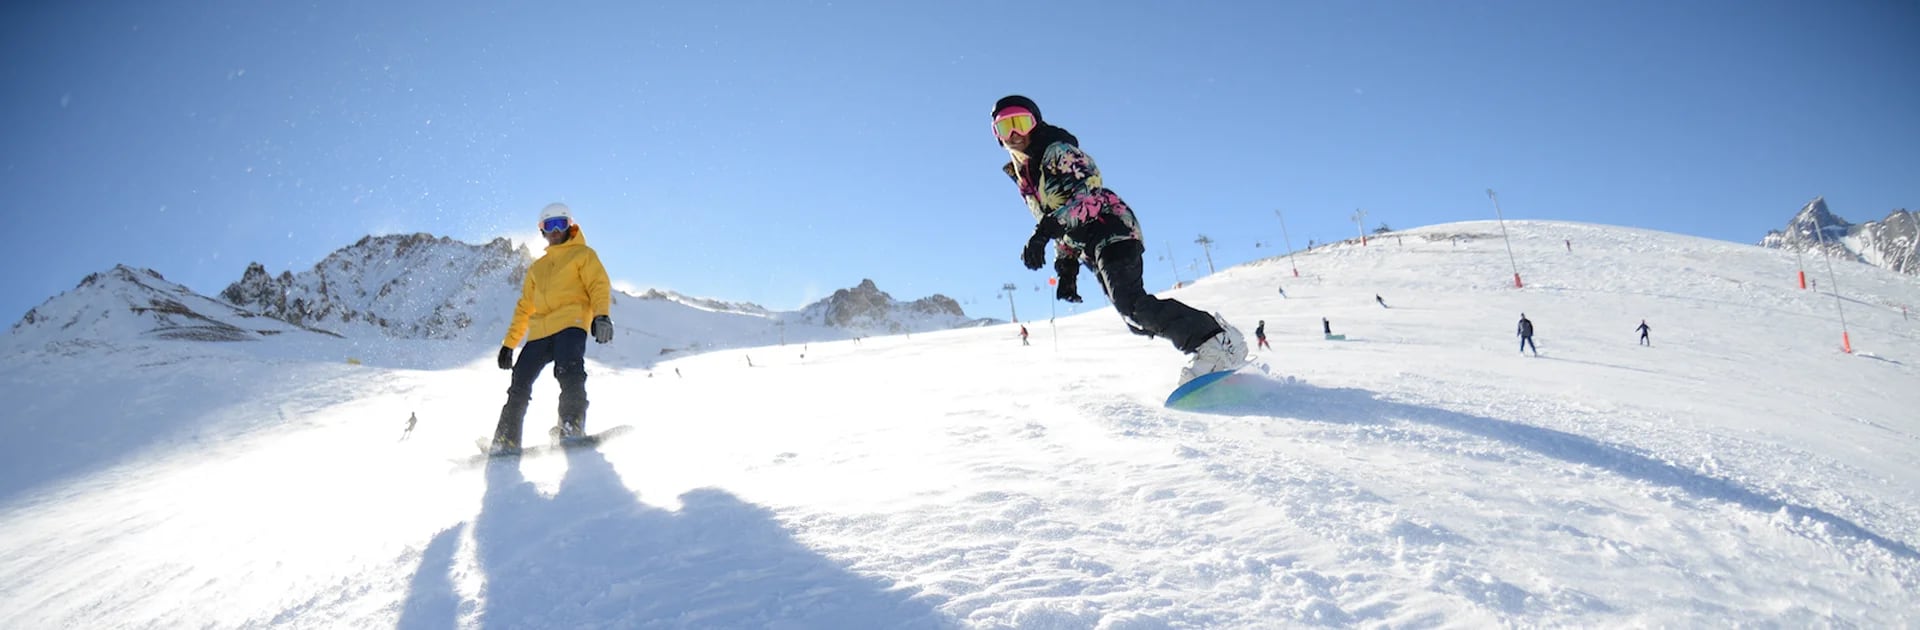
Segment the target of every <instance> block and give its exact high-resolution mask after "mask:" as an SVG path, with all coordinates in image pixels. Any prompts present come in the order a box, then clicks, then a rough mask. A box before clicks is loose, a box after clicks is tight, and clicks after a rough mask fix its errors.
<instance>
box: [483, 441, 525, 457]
mask: <svg viewBox="0 0 1920 630" xmlns="http://www.w3.org/2000/svg"><path fill="white" fill-rule="evenodd" d="M487 454H488V455H491V456H494V457H500V456H506V455H519V454H520V444H519V442H518V441H516V440H513V439H512V438H507V437H496V438H493V444H492V445H491V446H490V447H488V448H487Z"/></svg>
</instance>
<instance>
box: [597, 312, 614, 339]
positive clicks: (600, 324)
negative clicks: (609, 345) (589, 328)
mask: <svg viewBox="0 0 1920 630" xmlns="http://www.w3.org/2000/svg"><path fill="white" fill-rule="evenodd" d="M593 340H594V342H596V343H606V342H609V341H613V320H611V319H607V316H605V315H601V316H599V317H595V318H593Z"/></svg>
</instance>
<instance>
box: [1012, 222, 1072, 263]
mask: <svg viewBox="0 0 1920 630" xmlns="http://www.w3.org/2000/svg"><path fill="white" fill-rule="evenodd" d="M1066 235H1067V228H1066V226H1063V225H1060V222H1059V221H1057V220H1055V219H1054V218H1053V217H1046V218H1043V219H1040V223H1039V224H1037V225H1035V226H1033V236H1031V237H1028V238H1027V247H1026V249H1022V250H1020V262H1021V263H1023V264H1025V265H1026V266H1027V268H1028V269H1039V268H1040V267H1042V266H1045V265H1046V264H1047V241H1049V240H1052V239H1056V238H1060V237H1062V236H1066Z"/></svg>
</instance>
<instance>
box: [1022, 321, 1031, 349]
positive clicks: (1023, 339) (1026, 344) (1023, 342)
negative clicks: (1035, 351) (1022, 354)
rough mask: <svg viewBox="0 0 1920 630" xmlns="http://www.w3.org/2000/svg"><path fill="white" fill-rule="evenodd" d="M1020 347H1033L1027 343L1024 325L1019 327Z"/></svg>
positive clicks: (1025, 326)
mask: <svg viewBox="0 0 1920 630" xmlns="http://www.w3.org/2000/svg"><path fill="white" fill-rule="evenodd" d="M1020 345H1023V346H1031V345H1033V344H1031V343H1027V325H1026V324H1021V325H1020Z"/></svg>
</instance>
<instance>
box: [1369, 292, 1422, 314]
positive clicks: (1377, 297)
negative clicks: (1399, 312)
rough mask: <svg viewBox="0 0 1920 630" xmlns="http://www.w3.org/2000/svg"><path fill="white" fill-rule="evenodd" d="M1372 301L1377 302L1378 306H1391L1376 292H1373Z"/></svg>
mask: <svg viewBox="0 0 1920 630" xmlns="http://www.w3.org/2000/svg"><path fill="white" fill-rule="evenodd" d="M1373 301H1375V302H1379V303H1380V308H1392V307H1389V306H1387V300H1386V299H1385V298H1382V297H1380V294H1378V293H1375V294H1373ZM1414 310H1419V309H1414Z"/></svg>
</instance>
